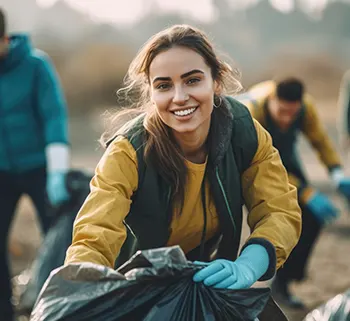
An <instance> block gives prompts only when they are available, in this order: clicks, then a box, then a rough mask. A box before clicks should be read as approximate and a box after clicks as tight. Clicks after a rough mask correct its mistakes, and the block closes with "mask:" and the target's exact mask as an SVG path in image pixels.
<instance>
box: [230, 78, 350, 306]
mask: <svg viewBox="0 0 350 321" xmlns="http://www.w3.org/2000/svg"><path fill="white" fill-rule="evenodd" d="M237 98H238V99H239V100H240V101H241V102H243V103H244V104H245V105H246V106H247V107H248V108H249V110H250V111H251V114H252V115H253V117H254V118H255V119H257V120H258V121H259V122H260V123H261V124H262V125H263V126H264V127H265V129H267V131H268V132H269V133H270V134H271V136H272V140H273V145H274V146H275V147H276V148H277V149H278V151H279V153H280V155H281V159H282V162H283V164H284V166H285V167H286V169H287V171H288V174H289V180H290V182H291V183H292V184H293V185H295V186H297V188H298V197H299V204H300V207H301V208H302V218H303V227H302V234H301V237H300V240H299V242H298V245H297V246H296V247H295V248H294V250H293V251H292V253H291V255H290V257H289V259H288V260H287V262H286V263H285V264H284V265H283V267H282V268H281V269H279V270H278V271H277V275H276V278H275V281H274V286H273V291H274V294H275V296H276V299H280V300H282V301H283V302H284V303H285V304H287V305H289V306H290V307H294V308H305V307H304V305H303V303H302V302H301V300H299V299H298V298H297V297H295V296H294V295H292V294H291V292H290V289H289V285H290V283H291V281H293V280H297V281H301V280H303V279H304V278H305V276H306V267H307V263H308V261H309V257H310V255H311V253H312V250H313V248H314V245H315V242H316V240H317V238H318V236H319V234H320V231H321V228H322V226H323V225H325V224H326V223H327V222H331V221H332V220H334V219H335V218H336V217H337V216H338V209H337V208H336V206H335V205H333V203H332V201H331V200H330V199H329V198H328V197H327V196H326V195H324V194H323V193H321V192H319V191H318V190H317V189H315V188H313V187H312V186H311V185H310V184H309V182H308V180H307V178H306V175H305V173H304V170H303V168H302V165H301V162H300V157H299V153H298V151H297V146H296V144H297V141H296V139H297V135H298V134H299V133H302V134H304V135H305V137H306V138H307V139H308V141H309V142H310V144H311V145H312V147H313V148H314V150H315V152H316V153H317V154H318V157H319V159H320V160H321V162H322V163H323V164H324V166H325V167H326V168H327V169H328V172H329V176H330V178H331V180H332V182H333V185H334V187H335V188H336V189H337V190H338V191H339V193H341V194H342V195H343V196H345V198H346V199H347V200H350V179H349V178H348V177H346V176H345V174H344V171H343V169H342V165H341V160H340V157H339V156H338V153H337V152H336V150H335V148H334V146H333V144H332V143H331V140H330V139H329V137H328V135H327V133H326V132H325V130H324V128H323V125H322V124H321V120H320V119H319V116H318V113H317V109H316V105H315V104H314V100H313V98H312V97H311V96H310V95H309V94H308V93H307V92H306V91H305V88H304V84H303V82H302V81H301V80H299V79H297V78H293V77H289V78H283V79H281V80H278V81H265V82H262V83H259V84H257V85H255V86H253V87H252V88H250V89H249V90H248V92H246V93H245V94H243V95H240V96H238V97H237Z"/></svg>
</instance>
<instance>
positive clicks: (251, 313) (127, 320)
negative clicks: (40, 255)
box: [30, 246, 286, 321]
mask: <svg viewBox="0 0 350 321" xmlns="http://www.w3.org/2000/svg"><path fill="white" fill-rule="evenodd" d="M201 268H202V267H199V266H198V265H195V264H193V263H192V262H189V261H187V260H186V257H185V255H184V253H183V252H182V250H181V248H180V247H179V246H173V247H167V248H160V249H153V250H146V251H138V252H137V253H136V254H135V255H134V256H133V257H132V258H131V259H130V260H129V261H128V262H126V263H125V264H124V265H122V266H121V267H120V268H119V269H118V270H117V271H115V270H113V269H110V268H107V267H104V266H101V265H97V264H92V263H82V264H71V265H68V266H65V267H61V268H58V269H56V270H55V271H53V272H52V273H51V275H50V277H49V279H48V280H47V281H46V283H45V285H44V287H43V289H42V291H41V292H40V295H39V298H38V300H37V302H36V305H35V307H34V309H33V312H32V314H31V318H30V320H31V321H57V320H65V321H73V320H74V321H79V320H84V321H89V320H94V321H150V320H152V321H181V320H186V321H214V320H215V321H221V320H222V321H224V320H225V321H227V320H230V321H253V320H259V319H257V317H258V316H259V315H260V314H261V312H262V311H263V310H264V308H265V306H270V307H271V305H269V304H268V302H271V300H272V299H271V297H270V289H269V288H251V289H246V290H223V289H214V288H211V287H206V286H204V285H203V284H202V283H195V282H193V281H192V276H193V274H194V273H195V272H196V271H198V270H199V269H201ZM272 306H273V307H272V310H273V311H272V312H270V313H267V314H265V316H266V319H265V320H269V321H274V320H286V318H285V316H284V315H283V313H282V314H278V313H279V312H280V310H279V309H278V307H277V305H275V304H272ZM274 309H277V310H278V313H277V314H276V313H275V312H276V311H275V310H274ZM276 315H277V316H278V317H277V318H274V316H276ZM281 316H283V318H281Z"/></svg>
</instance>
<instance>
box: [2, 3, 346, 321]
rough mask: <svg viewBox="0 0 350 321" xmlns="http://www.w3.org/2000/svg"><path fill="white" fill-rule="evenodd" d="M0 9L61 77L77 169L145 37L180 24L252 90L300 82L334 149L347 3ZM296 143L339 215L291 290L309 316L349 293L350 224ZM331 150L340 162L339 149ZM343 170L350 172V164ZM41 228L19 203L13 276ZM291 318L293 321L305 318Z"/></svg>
mask: <svg viewBox="0 0 350 321" xmlns="http://www.w3.org/2000/svg"><path fill="white" fill-rule="evenodd" d="M0 2H1V6H3V8H4V9H5V10H6V12H7V16H8V29H7V30H8V32H7V33H27V34H30V38H31V42H32V43H33V46H34V47H35V48H40V49H41V50H43V51H44V52H46V53H47V54H48V55H49V57H50V58H51V59H52V62H53V64H54V66H55V69H56V70H57V72H58V74H59V76H60V80H61V84H62V87H63V89H64V93H65V97H66V99H67V105H68V106H69V110H68V111H69V124H68V125H69V133H70V143H71V156H72V157H71V161H72V166H73V167H74V168H78V169H89V170H93V169H94V168H95V167H96V164H97V162H98V160H99V159H100V157H101V155H102V153H103V150H102V149H99V148H98V146H99V144H98V138H99V137H100V134H101V133H102V131H103V127H104V118H102V117H101V114H102V113H104V112H105V111H106V109H114V108H119V107H120V106H117V105H116V97H115V93H116V91H117V90H118V89H119V88H120V86H121V84H122V80H123V77H124V75H125V73H126V71H127V67H128V65H129V63H130V61H131V59H132V57H134V56H135V54H136V52H137V49H138V48H139V47H140V46H141V45H142V43H143V42H144V39H147V38H148V37H150V36H151V35H152V34H154V33H155V32H157V31H158V30H161V29H163V28H165V27H167V26H169V25H171V24H181V23H186V24H190V25H194V26H197V27H199V28H201V29H203V30H204V31H206V32H207V33H208V35H209V37H210V38H211V40H214V44H215V45H217V47H218V48H219V49H220V50H221V51H222V52H223V53H224V54H227V55H228V56H231V57H235V61H234V62H232V63H231V65H232V66H233V67H238V68H239V70H240V71H241V72H242V75H243V77H242V79H241V82H242V83H243V85H244V87H245V88H249V87H251V86H252V85H254V84H257V83H259V82H261V81H263V80H266V79H272V78H273V77H274V76H276V75H281V74H282V75H295V76H298V78H300V79H302V80H303V82H304V83H305V84H306V85H307V91H308V92H309V93H310V94H311V95H312V96H313V97H314V99H315V102H316V103H315V106H316V109H317V114H318V116H319V119H320V121H321V123H322V126H323V128H324V129H325V131H326V132H327V134H328V136H329V138H330V140H331V141H332V143H337V138H338V135H337V134H338V131H337V121H338V118H339V115H340V110H338V108H337V106H338V105H337V100H338V96H339V87H340V83H341V79H342V77H343V75H344V73H345V71H346V70H348V69H349V68H350V55H349V54H348V53H349V52H350V0H334V1H330V0H285V1H279V0H260V1H259V0H192V1H186V0H177V1H161V0H131V1H129V2H127V4H126V2H125V1H123V0H114V1H113V4H114V6H111V1H110V0H99V1H86V0H25V1H24V0H1V1H0ZM62 21H64V22H62ZM228 30H229V32H228ZM225 60H226V57H225ZM0 77H1V76H0ZM2 99H3V97H2V96H1V97H0V105H1V102H2ZM0 109H1V108H0ZM1 117H2V116H1ZM1 117H0V118H1ZM343 128H344V127H343ZM299 136H300V137H298V142H299V143H298V145H297V151H298V155H299V157H300V160H301V163H302V164H304V174H305V175H306V176H307V178H308V182H309V184H310V185H312V186H314V187H315V188H316V189H317V190H318V191H320V192H321V193H322V194H323V195H326V196H327V197H328V199H329V200H330V201H331V202H332V204H333V205H334V206H336V207H337V208H339V209H341V210H342V215H341V216H340V217H339V219H337V220H336V221H334V223H333V224H330V225H325V226H324V227H323V228H322V230H321V232H320V237H319V238H318V241H317V242H316V244H315V247H314V250H313V255H312V256H311V257H310V260H309V264H308V275H309V276H310V277H309V278H307V279H306V280H305V281H303V282H301V283H295V282H292V283H291V285H290V289H291V291H292V293H293V294H296V295H297V296H298V297H299V298H301V299H302V300H303V302H304V303H305V304H306V305H307V307H308V308H310V309H311V308H314V307H317V306H319V305H320V304H322V303H323V302H326V301H327V300H329V299H330V298H332V297H333V296H335V295H336V294H338V293H342V292H344V291H345V290H346V289H348V288H349V284H350V256H348V255H345V254H344V253H348V251H349V236H350V223H349V216H348V215H345V213H346V211H345V206H344V205H345V204H344V202H343V198H342V197H339V193H338V192H337V191H336V189H335V188H334V186H333V185H332V184H330V181H329V174H328V170H327V168H326V167H325V166H323V164H322V162H319V160H318V159H317V155H316V153H315V152H314V151H313V149H312V148H310V146H309V144H308V142H307V139H305V137H304V135H299ZM334 146H335V148H337V150H338V152H339V154H341V155H343V154H342V153H340V152H341V146H340V144H334ZM343 164H344V172H345V174H349V169H350V168H349V166H348V163H347V162H345V161H343ZM35 220H36V214H35V211H34V210H33V207H32V205H31V204H30V202H28V198H27V197H24V198H22V201H21V202H20V203H19V206H18V211H17V215H16V219H15V220H14V222H13V223H14V224H13V225H12V230H11V233H10V248H11V252H10V254H11V255H10V257H9V259H10V262H11V273H12V275H14V276H17V275H19V273H21V272H22V271H23V270H24V269H26V268H28V265H29V264H30V263H31V262H33V260H36V259H37V257H36V254H37V250H38V248H39V247H40V245H41V242H42V240H41V236H40V233H39V232H40V231H39V230H38V225H37V224H36V221H35ZM245 228H246V231H247V233H246V234H245V235H248V227H245ZM244 237H245V236H244V235H243V240H242V242H243V241H245V239H244ZM41 250H42V249H41ZM285 311H286V313H287V314H288V317H289V318H290V320H292V321H294V320H298V321H300V320H302V319H303V318H304V317H305V314H306V313H305V311H304V310H300V309H299V310H295V309H288V308H285Z"/></svg>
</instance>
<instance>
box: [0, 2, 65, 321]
mask: <svg viewBox="0 0 350 321" xmlns="http://www.w3.org/2000/svg"><path fill="white" fill-rule="evenodd" d="M6 26H7V24H6V15H5V12H4V11H3V10H2V9H1V8H0V97H1V100H0V208H1V216H0V226H1V230H0V237H1V239H0V247H1V249H0V289H1V291H0V315H1V318H2V320H6V321H8V320H12V319H13V311H12V306H11V302H10V299H11V287H10V274H9V267H8V262H7V238H8V232H9V228H10V224H11V222H12V219H13V216H14V213H15V209H16V205H17V203H18V201H19V199H20V197H21V196H22V194H27V195H28V196H29V197H30V198H31V200H32V202H33V203H34V206H35V208H36V210H37V213H38V216H39V221H40V225H41V228H42V231H43V232H44V233H46V232H47V231H48V229H49V227H50V217H49V213H48V211H47V203H46V199H47V197H46V195H47V196H48V199H49V201H50V202H51V204H52V205H58V204H59V203H61V202H63V201H65V200H67V199H68V193H67V191H66V189H65V184H64V178H65V172H66V171H67V169H68V166H69V148H68V134H67V114H66V105H65V101H64V98H63V94H62V92H61V88H60V85H59V83H58V80H57V76H56V73H55V71H54V68H53V66H52V64H51V62H50V60H49V58H48V56H47V55H46V54H45V53H44V52H42V51H39V50H36V49H34V48H32V46H31V44H30V41H29V37H28V36H27V35H25V34H8V33H7V30H6Z"/></svg>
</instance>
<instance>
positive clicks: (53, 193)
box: [46, 171, 69, 206]
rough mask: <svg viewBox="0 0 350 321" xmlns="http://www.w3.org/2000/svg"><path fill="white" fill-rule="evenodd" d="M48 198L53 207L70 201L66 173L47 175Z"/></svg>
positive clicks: (59, 172)
mask: <svg viewBox="0 0 350 321" xmlns="http://www.w3.org/2000/svg"><path fill="white" fill-rule="evenodd" d="M46 190H47V196H48V199H49V201H50V203H51V204H52V205H53V206H57V205H60V204H62V203H63V202H65V201H67V200H68V199H69V194H68V191H67V188H66V173H65V172H62V171H53V172H48V173H47V183H46Z"/></svg>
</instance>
